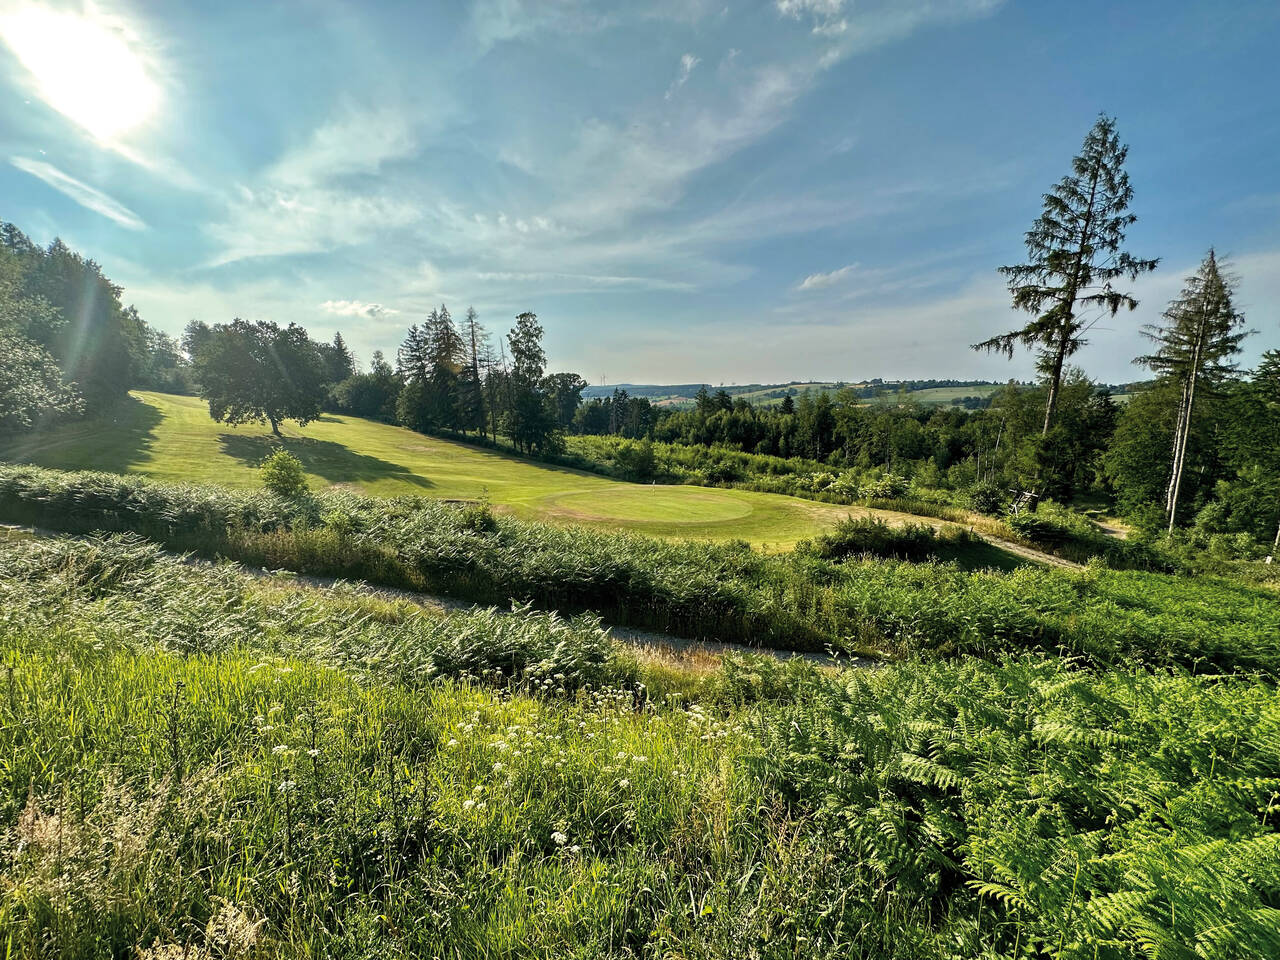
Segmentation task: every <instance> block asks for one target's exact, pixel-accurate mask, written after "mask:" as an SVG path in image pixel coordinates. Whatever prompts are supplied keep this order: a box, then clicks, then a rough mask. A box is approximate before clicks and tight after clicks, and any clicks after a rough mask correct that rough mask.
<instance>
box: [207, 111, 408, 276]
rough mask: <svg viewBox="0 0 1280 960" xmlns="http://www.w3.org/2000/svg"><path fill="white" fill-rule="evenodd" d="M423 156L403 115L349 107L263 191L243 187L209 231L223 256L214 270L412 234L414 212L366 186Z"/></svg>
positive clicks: (289, 156)
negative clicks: (395, 165) (403, 231)
mask: <svg viewBox="0 0 1280 960" xmlns="http://www.w3.org/2000/svg"><path fill="white" fill-rule="evenodd" d="M415 148H416V141H415V137H414V133H413V127H412V124H411V123H410V122H409V120H408V118H407V117H406V116H405V114H404V113H403V112H401V111H398V110H395V109H391V108H385V107H384V108H382V109H378V110H361V109H359V108H357V107H356V106H354V105H347V106H346V107H345V108H344V109H343V111H342V112H341V113H340V114H339V115H338V116H336V117H335V118H333V119H332V120H330V121H329V122H327V123H325V124H323V125H322V126H320V127H318V128H316V129H315V130H314V131H313V132H312V133H311V135H310V137H309V138H308V139H307V140H306V141H305V142H304V143H302V144H300V145H299V146H297V147H295V148H293V149H291V150H289V151H287V152H286V153H285V154H284V155H283V156H281V157H280V159H279V160H277V161H276V162H275V163H274V164H272V165H271V166H270V167H268V168H267V169H266V170H265V171H264V172H263V174H262V176H261V178H260V180H261V182H260V183H259V184H257V185H255V186H253V187H250V186H245V185H243V184H242V185H240V187H239V190H238V191H237V193H236V195H235V196H234V197H233V198H232V199H231V200H229V201H228V203H227V213H226V216H225V217H224V218H223V219H222V220H221V221H220V222H217V223H214V224H211V225H210V226H209V227H208V228H207V230H208V233H209V234H210V236H212V237H213V238H214V239H215V240H217V241H218V243H219V244H220V245H221V248H222V249H221V250H220V251H219V253H218V254H217V255H216V256H215V257H214V258H213V260H212V261H211V263H210V266H221V265H224V264H228V263H233V262H235V261H237V260H246V259H250V258H253V257H278V256H288V255H292V254H304V253H319V252H327V251H332V250H337V249H340V248H342V247H345V246H351V245H355V244H360V243H364V242H367V241H369V240H372V239H374V238H376V237H377V236H379V235H380V234H381V233H383V232H384V231H386V230H390V229H394V228H397V227H405V226H408V225H409V224H411V223H413V222H414V221H416V220H417V219H418V218H419V212H418V210H417V209H416V208H415V207H414V205H413V204H412V203H407V202H405V199H404V197H403V195H399V194H395V193H393V192H392V191H390V190H388V189H387V188H386V186H385V185H383V184H382V183H378V184H376V185H370V184H368V183H367V182H364V180H365V179H366V178H368V177H369V176H372V175H375V174H379V173H382V172H383V170H384V167H385V166H386V165H387V164H389V163H391V162H393V161H396V160H401V159H403V158H405V157H407V156H410V155H411V154H412V153H413V152H414V150H415ZM353 181H354V182H353Z"/></svg>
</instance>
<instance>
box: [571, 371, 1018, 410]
mask: <svg viewBox="0 0 1280 960" xmlns="http://www.w3.org/2000/svg"><path fill="white" fill-rule="evenodd" d="M704 386H705V387H706V388H707V390H709V391H711V392H712V393H715V392H716V391H718V390H724V391H725V392H726V393H728V394H729V395H730V396H731V397H734V398H735V399H736V398H741V399H743V400H746V401H747V402H749V403H752V404H756V405H758V406H765V407H767V406H774V405H775V404H778V403H781V402H782V400H783V398H784V397H788V396H790V397H800V396H803V395H804V394H806V393H807V394H810V395H813V396H816V395H817V394H819V393H834V392H837V391H839V390H844V389H846V388H847V389H851V390H854V391H855V392H856V393H857V394H858V395H859V397H860V398H861V399H863V400H866V401H868V402H893V401H895V400H897V399H899V398H900V397H902V396H904V395H905V396H906V397H908V398H909V399H911V400H912V401H913V402H916V403H924V404H954V405H957V406H959V405H965V406H975V405H982V404H985V403H986V401H987V400H988V399H989V398H990V397H991V395H992V394H993V393H995V392H996V391H997V390H999V389H1000V388H1001V387H1003V386H1004V383H1002V382H1001V383H997V382H994V381H990V380H883V379H881V378H879V377H877V378H875V379H873V380H862V381H856V382H849V381H840V380H834V381H833V380H792V381H789V382H787V383H746V384H733V385H725V386H717V385H715V384H710V383H706V384H703V383H678V384H653V383H614V384H607V385H603V386H602V385H593V386H589V387H587V388H586V389H585V390H583V391H582V396H583V397H584V398H585V399H588V400H590V399H593V398H596V397H601V398H603V397H608V396H612V394H613V392H614V391H615V390H625V391H626V392H627V394H628V395H629V396H632V397H646V398H648V399H649V400H651V401H653V402H654V403H656V404H658V405H659V406H674V407H681V406H688V405H690V404H692V403H693V398H694V396H695V395H696V394H697V393H698V391H699V390H700V389H702V388H703V387H704Z"/></svg>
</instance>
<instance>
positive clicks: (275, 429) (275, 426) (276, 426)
mask: <svg viewBox="0 0 1280 960" xmlns="http://www.w3.org/2000/svg"><path fill="white" fill-rule="evenodd" d="M267 419H268V420H270V421H271V432H272V433H274V434H275V435H276V436H277V437H281V438H282V439H283V436H284V435H283V434H282V433H281V432H280V422H279V421H278V420H276V418H275V417H268V418H267Z"/></svg>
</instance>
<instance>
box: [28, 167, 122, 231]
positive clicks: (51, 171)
mask: <svg viewBox="0 0 1280 960" xmlns="http://www.w3.org/2000/svg"><path fill="white" fill-rule="evenodd" d="M9 162H10V163H11V164H13V165H14V166H15V167H17V168H18V169H19V170H21V171H23V172H24V173H29V174H31V176H33V177H36V178H37V179H40V180H43V181H44V182H45V183H47V184H48V185H49V186H51V187H53V189H55V190H57V191H58V192H59V193H61V194H64V195H65V196H68V197H70V198H71V199H72V200H74V201H75V202H76V203H78V204H80V206H82V207H84V208H85V209H86V210H92V211H93V212H94V213H97V214H101V215H102V216H104V217H106V218H107V219H108V220H113V221H115V222H116V223H118V224H120V226H122V227H124V228H125V229H127V230H145V229H146V228H147V225H146V224H145V223H143V222H142V220H141V218H140V217H139V216H138V215H137V214H136V213H134V212H133V211H132V210H130V209H129V208H128V207H126V206H124V204H122V203H119V202H118V201H116V200H113V199H112V198H111V197H109V196H107V195H106V194H105V193H103V192H102V191H101V190H99V189H97V188H96V187H91V186H89V185H88V184H87V183H83V182H81V181H80V180H77V179H76V178H75V177H72V176H70V175H69V174H66V173H63V172H62V171H61V170H59V169H58V168H57V167H55V166H53V165H52V164H48V163H45V162H43V161H41V160H31V159H28V158H27V157H10V158H9Z"/></svg>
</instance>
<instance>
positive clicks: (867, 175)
mask: <svg viewBox="0 0 1280 960" xmlns="http://www.w3.org/2000/svg"><path fill="white" fill-rule="evenodd" d="M1277 49H1280V3H1276V2H1275V0H1259V2H1248V0H1233V2H1231V3H1208V2H1202V3H1179V2H1176V0H1173V2H1171V0H1165V2H1158V3H1157V2H1123V3H1116V2H1114V0H1109V2H1092V0H1084V2H1075V3H1071V4H1061V3H1051V2H1048V0H1023V2H1017V0H1003V2H1002V0H869V2H856V0H760V2H755V3H746V2H729V3H725V2H723V0H716V2H711V0H707V2H702V0H649V2H646V3H642V4H637V3H614V4H610V3H603V2H593V0H474V2H463V0H452V2H449V3H435V4H423V3H407V2H406V3H380V4H379V3H372V2H362V3H350V4H344V3H337V2H308V3H296V4H284V3H281V4H263V3H260V2H248V3H238V2H235V0H220V2H216V3H215V2H209V3H202V4H180V3H165V4H154V3H137V4H133V5H128V4H116V3H99V4H91V5H87V6H84V5H79V4H76V5H57V4H38V5H33V4H28V3H25V2H23V0H0V218H3V219H7V220H11V221H13V222H16V223H17V224H18V225H19V226H21V227H22V228H23V229H25V230H26V231H27V232H28V233H30V234H31V235H32V236H34V237H35V238H36V239H38V240H40V241H48V240H49V239H51V238H52V237H54V236H61V237H62V238H63V239H64V240H66V241H67V242H68V243H69V244H71V245H72V246H73V247H76V248H77V249H80V250H82V251H84V252H86V253H88V254H89V255H91V256H93V257H94V258H95V259H97V260H98V261H99V262H100V263H102V264H103V266H104V269H105V270H106V272H107V274H108V275H109V276H111V277H112V278H113V279H114V280H116V281H117V282H118V283H120V284H122V285H123V286H124V288H125V292H124V299H125V301H126V302H132V303H135V304H136V305H137V307H138V309H139V310H140V312H141V313H142V315H143V316H144V317H145V318H146V319H147V320H148V321H149V322H150V323H152V324H154V325H156V326H158V327H160V328H162V329H165V330H168V331H170V332H175V333H176V332H178V331H180V330H181V328H182V326H183V325H184V324H185V323H186V322H187V321H188V320H189V319H191V318H193V317H196V318H199V319H202V320H206V321H209V322H218V321H225V320H229V319H230V318H231V317H233V316H241V317H245V318H250V319H271V320H276V321H278V322H281V323H283V322H288V321H296V322H298V323H302V324H304V325H305V326H307V327H308V328H309V329H310V330H311V331H312V332H313V334H314V335H316V336H318V337H325V338H327V337H328V336H330V335H331V333H332V331H334V330H338V329H340V330H342V332H343V334H344V336H345V337H346V338H347V340H348V342H349V343H350V344H351V345H352V346H353V348H354V349H355V350H356V351H357V354H358V355H359V356H360V358H361V359H362V360H365V361H367V359H368V357H369V354H370V352H371V351H372V350H373V349H375V348H377V347H381V348H383V349H384V350H386V351H387V352H388V354H391V353H392V352H393V351H394V347H395V345H396V344H397V343H398V342H399V340H400V339H401V337H402V332H403V329H404V328H405V327H406V326H407V325H408V324H409V323H410V322H413V321H415V320H418V319H420V318H421V316H422V315H423V314H424V313H425V312H426V311H427V310H429V309H430V308H431V306H432V305H434V304H438V303H440V302H445V303H447V304H448V305H449V307H450V309H451V310H452V311H453V312H454V314H455V315H461V313H462V312H463V311H464V310H465V308H466V307H467V306H468V305H469V304H474V306H475V307H476V309H477V310H478V311H479V312H480V314H481V319H482V320H483V321H485V322H486V323H487V324H488V325H489V326H490V328H491V329H495V330H499V329H505V328H506V327H507V326H508V325H509V324H510V321H511V318H512V317H513V315H514V314H515V313H517V312H519V311H521V310H526V309H528V310H533V311H535V312H537V313H538V314H539V316H540V317H541V319H542V321H543V323H544V325H545V327H546V331H547V346H548V352H549V353H550V355H551V361H552V362H551V366H552V367H553V368H555V369H572V370H577V371H578V372H580V373H582V374H583V375H584V376H586V377H587V379H588V380H590V381H592V382H599V381H600V379H601V378H602V377H604V378H607V380H608V381H610V382H619V381H632V382H685V381H699V380H707V381H710V382H712V383H720V382H724V383H734V382H738V383H741V382H750V381H778V380H789V379H828V378H831V379H835V378H839V379H846V380H856V379H861V378H866V377H873V376H883V377H953V376H954V377H990V378H996V379H1003V378H1005V377H1010V376H1016V377H1026V376H1028V375H1029V374H1030V371H1031V361H1030V358H1029V357H1026V356H1025V355H1024V356H1020V357H1019V358H1018V359H1017V360H1015V361H1014V362H1012V363H1010V362H1008V361H1006V360H1004V359H1003V358H998V357H986V356H982V355H978V354H975V353H973V352H972V351H971V350H969V349H968V344H970V343H973V342H975V341H976V340H979V339H982V338H984V337H986V336H988V335H990V334H992V333H995V332H999V331H1002V330H1004V329H1008V328H1010V327H1011V326H1012V325H1015V324H1017V323H1018V322H1019V317H1018V316H1017V315H1015V314H1013V313H1011V311H1010V309H1009V306H1008V303H1009V301H1008V294H1007V292H1006V291H1005V290H1004V288H1003V285H1002V282H1001V279H1000V277H999V276H998V275H997V273H996V267H997V266H999V265H1000V264H1002V263H1010V262H1015V261H1016V260H1018V259H1019V258H1020V257H1021V256H1022V253H1023V249H1022V235H1023V233H1024V231H1025V230H1026V228H1027V227H1028V226H1029V225H1030V223H1031V221H1032V219H1033V218H1034V217H1035V216H1036V215H1037V214H1038V212H1039V197H1040V194H1041V193H1043V192H1044V191H1045V190H1046V189H1047V188H1048V187H1049V186H1050V185H1051V184H1052V183H1053V182H1055V181H1056V180H1057V179H1058V178H1059V177H1060V176H1062V175H1063V174H1064V173H1065V172H1066V171H1067V169H1068V165H1069V161H1070V158H1071V156H1072V155H1073V153H1074V152H1075V151H1076V149H1077V148H1078V147H1079V144H1080V141H1081V139H1082V138H1083V136H1084V134H1085V132H1086V131H1087V129H1088V127H1089V126H1090V124H1091V123H1092V122H1093V119H1094V118H1095V117H1096V115H1097V114H1098V112H1099V111H1103V110H1105V111H1107V112H1109V113H1111V114H1113V115H1115V116H1116V117H1117V118H1118V121H1119V128H1120V132H1121V136H1122V138H1123V139H1124V140H1125V141H1126V142H1128V143H1129V144H1130V148H1131V149H1130V160H1129V170H1130V174H1131V177H1132V180H1133V184H1134V188H1135V191H1136V198H1135V203H1134V212H1136V213H1137V215H1138V217H1139V222H1138V223H1137V225H1136V226H1135V227H1134V228H1133V229H1132V230H1131V232H1130V244H1129V246H1130V249H1131V250H1132V251H1133V252H1134V253H1135V254H1137V255H1139V256H1143V257H1157V256H1158V257H1160V258H1162V260H1161V267H1160V269H1159V270H1158V271H1157V272H1156V273H1155V274H1153V275H1151V276H1150V277H1148V278H1144V279H1143V280H1141V281H1140V282H1139V283H1138V284H1137V285H1136V293H1137V295H1138V296H1139V297H1140V298H1141V300H1142V304H1141V306H1140V308H1139V309H1138V311H1137V312H1135V313H1133V314H1127V315H1124V316H1121V317H1118V318H1116V319H1115V320H1114V321H1111V320H1108V321H1105V322H1103V323H1100V324H1099V326H1098V328H1097V329H1095V331H1094V338H1093V343H1092V344H1091V345H1090V346H1089V347H1088V348H1086V350H1085V351H1084V352H1082V353H1081V354H1080V355H1079V358H1078V359H1079V362H1080V363H1081V365H1082V366H1083V367H1084V368H1085V369H1086V370H1087V372H1088V373H1090V374H1091V375H1093V376H1095V377H1096V378H1099V379H1102V380H1107V381H1123V380H1129V379H1134V378H1136V377H1139V376H1141V371H1139V370H1138V369H1137V368H1135V367H1133V366H1132V365H1131V363H1130V359H1131V358H1132V357H1133V356H1135V355H1136V354H1137V353H1139V352H1141V351H1142V350H1143V343H1142V341H1141V338H1140V337H1139V335H1138V332H1137V331H1138V329H1139V327H1140V326H1141V324H1143V323H1144V322H1150V321H1153V320H1156V319H1158V316H1159V313H1160V311H1161V310H1162V309H1163V307H1164V305H1165V304H1166V302H1167V301H1168V299H1169V298H1170V297H1171V296H1173V295H1174V294H1175V293H1176V292H1177V289H1178V287H1179V286H1180V284H1181V281H1182V278H1183V277H1184V275H1185V274H1186V273H1188V272H1189V271H1190V270H1192V269H1194V267H1195V265H1196V263H1197V262H1198V261H1199V259H1200V258H1201V256H1202V255H1203V254H1204V252H1205V250H1206V249H1207V248H1208V247H1209V245H1210V244H1213V245H1215V246H1216V247H1217V249H1218V250H1219V251H1220V252H1222V253H1226V254H1227V255H1229V256H1230V258H1231V260H1232V261H1233V262H1234V265H1235V269H1236V272H1237V273H1238V274H1239V276H1240V279H1241V282H1240V293H1239V298H1240V304H1241V306H1243V308H1244V309H1245V311H1246V313H1247V316H1248V319H1249V322H1250V325H1251V326H1252V327H1254V328H1256V329H1258V330H1259V331H1260V333H1259V335H1258V336H1255V337H1253V338H1252V341H1251V344H1250V350H1249V356H1248V357H1247V358H1246V360H1248V359H1251V358H1252V357H1253V356H1256V354H1257V353H1258V352H1260V351H1261V350H1262V349H1264V348H1266V347H1275V346H1280V162H1278V161H1277V157H1280V95H1278V94H1280V57H1278V56H1277V55H1276V50H1277Z"/></svg>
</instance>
